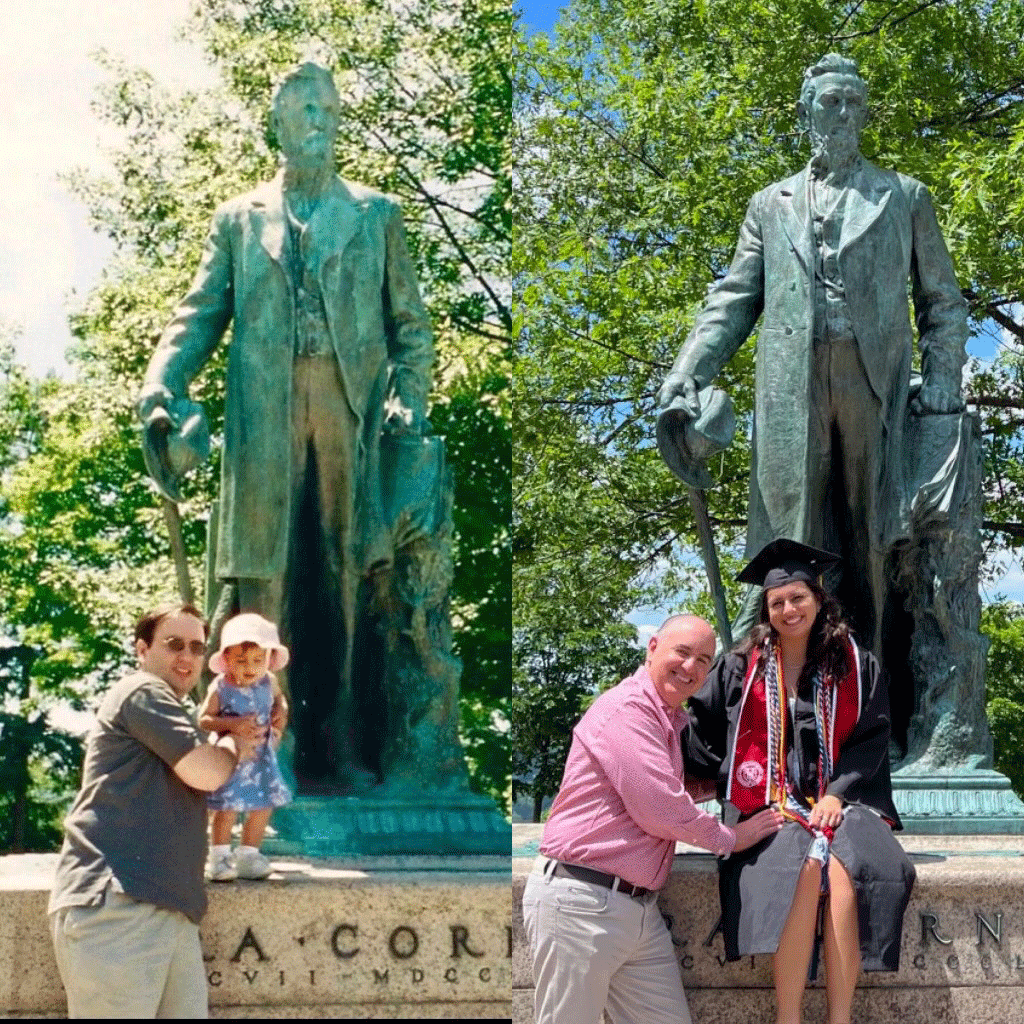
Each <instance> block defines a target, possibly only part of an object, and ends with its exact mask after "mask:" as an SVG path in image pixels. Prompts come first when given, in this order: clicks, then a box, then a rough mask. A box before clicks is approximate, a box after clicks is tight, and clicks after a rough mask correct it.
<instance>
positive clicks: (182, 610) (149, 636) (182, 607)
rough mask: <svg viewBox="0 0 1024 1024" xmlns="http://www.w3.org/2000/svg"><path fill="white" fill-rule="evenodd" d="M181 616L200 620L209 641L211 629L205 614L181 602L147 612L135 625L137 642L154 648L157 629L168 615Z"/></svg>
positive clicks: (160, 606)
mask: <svg viewBox="0 0 1024 1024" xmlns="http://www.w3.org/2000/svg"><path fill="white" fill-rule="evenodd" d="M180 614H185V615H191V616H192V617H193V618H195V619H198V620H199V621H200V622H201V623H202V624H203V635H204V636H205V637H206V639H207V640H209V638H210V634H209V627H208V626H207V624H206V619H205V618H204V617H203V613H202V612H201V611H200V610H199V609H198V608H196V607H195V606H194V605H191V604H182V603H181V602H180V601H179V602H177V603H176V604H175V603H168V604H162V605H159V606H158V607H156V608H154V609H153V610H152V611H148V612H146V614H145V615H143V616H142V618H141V619H139V621H138V622H136V623H135V640H136V641H138V640H141V641H142V642H143V643H144V644H145V645H146V646H147V647H150V646H152V643H153V636H154V635H155V633H156V627H157V626H159V625H160V623H161V622H162V621H163V620H164V619H166V618H167V616H168V615H180Z"/></svg>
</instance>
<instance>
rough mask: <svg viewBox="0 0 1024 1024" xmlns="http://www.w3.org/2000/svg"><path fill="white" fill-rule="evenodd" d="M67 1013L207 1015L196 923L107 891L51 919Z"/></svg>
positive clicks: (127, 1016)
mask: <svg viewBox="0 0 1024 1024" xmlns="http://www.w3.org/2000/svg"><path fill="white" fill-rule="evenodd" d="M50 925H51V927H52V930H53V950H54V953H55V954H56V957H57V969H58V970H59V971H60V977H61V981H63V982H64V989H65V991H66V992H67V997H68V1017H86V1018H98V1019H101V1020H102V1019H104V1018H110V1017H114V1018H121V1019H129V1020H131V1019H135V1020H143V1019H150V1020H152V1019H153V1018H156V1017H166V1018H169V1019H172V1020H173V1019H177V1020H181V1019H197V1018H205V1017H207V1016H208V1010H207V999H206V972H205V970H204V969H203V952H202V949H201V948H200V946H199V928H198V927H197V926H196V925H194V924H193V923H192V922H191V921H190V920H189V919H188V918H187V917H185V915H184V914H179V913H177V912H176V911H173V910H162V909H161V908H160V907H155V906H153V905H152V904H151V903H136V902H135V901H134V900H132V899H129V898H128V897H127V896H125V895H124V894H123V893H119V892H114V891H113V890H111V889H107V892H106V896H105V899H104V902H103V903H102V904H101V905H99V906H92V907H64V908H62V909H60V910H57V911H55V912H54V913H53V914H52V915H51V918H50Z"/></svg>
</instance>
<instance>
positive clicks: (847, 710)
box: [725, 639, 864, 814]
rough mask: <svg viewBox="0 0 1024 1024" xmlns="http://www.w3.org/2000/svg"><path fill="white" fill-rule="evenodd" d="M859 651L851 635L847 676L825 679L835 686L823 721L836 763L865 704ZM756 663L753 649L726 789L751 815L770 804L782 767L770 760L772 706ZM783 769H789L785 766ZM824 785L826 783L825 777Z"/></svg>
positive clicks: (744, 811) (729, 798)
mask: <svg viewBox="0 0 1024 1024" xmlns="http://www.w3.org/2000/svg"><path fill="white" fill-rule="evenodd" d="M857 654H858V652H857V645H856V644H855V643H854V642H853V640H852V639H851V640H850V642H849V648H848V666H847V671H846V675H845V676H843V678H842V679H841V680H840V682H839V685H838V686H837V685H836V683H835V681H834V680H832V679H826V681H825V685H826V686H831V687H832V692H833V698H832V721H831V722H828V723H825V730H824V732H825V736H826V737H829V738H830V739H831V747H832V763H833V765H834V764H836V763H837V762H838V760H839V751H840V749H841V747H842V746H843V744H844V743H845V742H846V741H847V739H849V736H850V733H852V732H853V727H854V726H855V725H856V724H857V719H858V718H859V717H860V710H861V706H862V705H863V693H862V690H863V686H864V682H863V680H862V679H861V674H860V658H859V657H858V656H857ZM773 656H774V653H773ZM758 663H759V658H758V657H757V656H756V653H755V655H754V656H753V657H751V659H750V665H749V667H748V668H747V674H746V676H745V677H744V680H743V697H742V698H741V702H740V711H739V721H738V723H737V726H736V737H735V740H734V742H733V747H732V753H731V755H730V760H729V781H728V783H727V785H726V790H725V798H726V800H728V801H730V803H732V804H733V805H734V806H735V807H736V808H737V809H738V810H739V811H740V813H741V814H753V813H754V812H755V811H758V810H760V809H761V808H762V807H767V806H768V805H769V804H770V803H771V802H772V780H771V773H772V771H773V770H775V771H778V766H777V765H773V764H771V759H770V758H769V753H770V752H769V750H768V715H769V713H770V707H769V701H768V693H767V688H766V686H765V681H764V673H763V672H758V671H757V666H758ZM780 671H781V670H780ZM780 689H781V687H780ZM779 699H780V704H781V705H782V707H785V696H784V695H783V694H780V695H779ZM819 713H820V712H819V711H818V709H815V714H819ZM783 717H784V718H785V717H786V716H785V715H784V716H783ZM780 727H781V724H780ZM783 757H785V752H783ZM782 768H783V770H785V765H784V764H783V766H782ZM825 784H826V785H827V784H828V783H827V781H826V783H825Z"/></svg>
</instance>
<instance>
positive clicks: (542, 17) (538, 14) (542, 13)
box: [516, 0, 564, 32]
mask: <svg viewBox="0 0 1024 1024" xmlns="http://www.w3.org/2000/svg"><path fill="white" fill-rule="evenodd" d="M563 6H564V5H563V4H560V3H556V2H555V0H518V3H517V4H516V7H518V8H519V11H520V12H521V14H522V22H523V25H524V27H525V28H526V30H527V31H528V32H536V31H541V32H549V31H551V28H552V26H553V25H554V24H555V21H556V20H557V19H558V12H559V10H560V9H561V8H562V7H563Z"/></svg>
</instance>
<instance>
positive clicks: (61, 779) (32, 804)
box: [0, 644, 82, 853]
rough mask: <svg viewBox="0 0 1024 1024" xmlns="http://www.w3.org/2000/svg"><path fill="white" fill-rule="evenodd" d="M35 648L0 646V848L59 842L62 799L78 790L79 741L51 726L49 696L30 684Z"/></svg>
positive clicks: (23, 849)
mask: <svg viewBox="0 0 1024 1024" xmlns="http://www.w3.org/2000/svg"><path fill="white" fill-rule="evenodd" d="M36 656H37V653H36V651H35V650H34V649H33V648H31V647H27V646H25V645H24V644H3V645H0V697H2V698H3V709H2V710H0V852H3V853H24V852H26V851H28V850H50V849H53V848H54V846H55V845H57V844H58V843H59V842H60V836H61V828H60V822H61V818H62V816H63V811H64V808H65V806H66V802H67V800H68V799H70V797H71V796H72V795H73V794H74V792H75V790H76V789H77V784H78V776H79V765H80V762H81V757H82V744H81V740H79V739H78V738H77V737H76V736H72V735H71V734H69V733H68V732H66V731H64V730H62V729H59V728H55V727H54V726H53V724H52V723H51V721H50V718H49V711H50V710H52V708H53V705H54V703H55V702H54V700H53V697H52V696H49V695H45V694H41V693H40V692H39V687H38V685H36V686H33V682H32V677H31V675H30V671H31V667H32V662H33V661H34V660H35V658H36Z"/></svg>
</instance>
